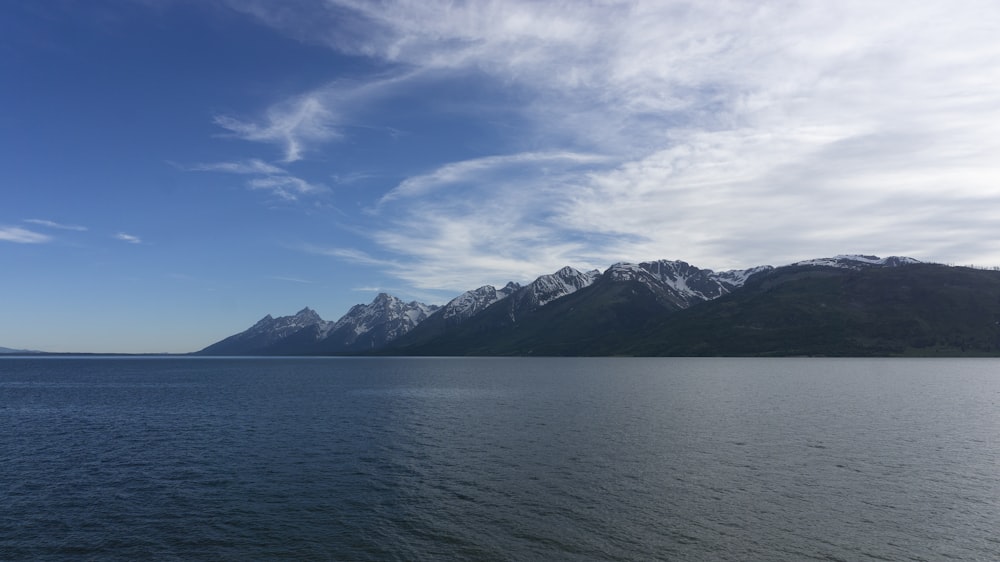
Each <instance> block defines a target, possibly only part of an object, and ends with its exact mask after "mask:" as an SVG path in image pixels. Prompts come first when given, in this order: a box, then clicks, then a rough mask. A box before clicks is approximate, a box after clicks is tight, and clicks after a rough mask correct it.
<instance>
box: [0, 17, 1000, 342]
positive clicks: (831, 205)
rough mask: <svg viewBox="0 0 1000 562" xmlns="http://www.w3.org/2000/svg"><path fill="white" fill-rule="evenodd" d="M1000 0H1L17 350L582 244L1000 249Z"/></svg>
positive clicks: (588, 255)
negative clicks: (647, 0)
mask: <svg viewBox="0 0 1000 562" xmlns="http://www.w3.org/2000/svg"><path fill="white" fill-rule="evenodd" d="M997 37H1000V3H997V2H996V1H995V0H984V1H979V0H958V1H955V0H947V1H944V0H941V1H938V0H929V1H920V0H917V1H913V0H907V1H896V0H881V1H879V2H871V1H869V0H865V1H854V0H842V1H838V2H825V1H790V0H756V1H752V2H751V1H730V0H719V1H713V2H703V1H673V0H662V1H649V2H646V1H639V0H636V1H616V0H600V1H584V0H571V1H566V2H560V1H554V0H548V1H545V2H538V1H534V0H531V1H520V0H502V1H489V0H483V1H468V2H463V1H457V0H456V1H437V0H400V1H390V0H384V1H382V0H379V1H360V0H273V1H272V0H231V1H230V0H87V1H82V0H77V1H74V0H43V1H39V2H16V1H0V76H3V80H2V83H0V108H2V110H0V346H4V347H11V348H20V349H36V350H42V351H65V352H72V351H80V352H82V351H87V352H188V351H195V350H197V349H201V348H202V347H205V346H207V345H209V344H211V343H213V342H215V341H217V340H219V339H222V338H223V337H226V336H228V335H231V334H233V333H236V332H239V331H242V330H244V329H246V328H247V327H249V326H250V325H252V324H253V323H254V322H256V321H257V320H258V319H260V318H261V317H263V316H264V315H266V314H272V315H274V316H282V315H288V314H294V313H295V312H296V311H298V310H299V309H301V308H303V307H305V306H309V307H311V308H313V309H315V310H316V311H317V312H319V313H320V315H321V316H323V318H325V319H327V320H336V319H337V318H339V317H340V316H341V315H343V314H344V313H345V312H347V310H348V309H349V308H350V307H351V306H352V305H354V304H358V303H367V302H370V301H371V300H372V299H373V298H374V297H375V295H376V294H377V293H378V292H388V293H390V294H393V295H395V296H398V297H400V298H402V299H404V300H407V301H409V300H418V301H421V302H426V303H436V304H443V303H445V302H447V301H448V300H449V299H451V298H452V297H454V296H456V295H458V294H460V293H461V292H463V291H466V290H469V289H473V288H476V287H479V286H482V285H485V284H492V285H495V286H501V285H503V284H505V283H507V282H508V281H518V282H521V283H525V282H530V281H531V280H532V279H534V278H535V277H537V276H538V275H542V274H546V273H551V272H554V271H556V270H558V269H560V268H561V267H563V266H566V265H569V266H572V267H575V268H577V269H580V270H589V269H593V268H597V269H601V270H604V269H605V268H607V267H608V266H609V265H611V264H612V263H615V262H619V261H630V262H639V261H650V260H657V259H679V260H684V261H686V262H688V263H691V264H693V265H695V266H698V267H701V268H709V269H714V270H716V271H720V270H728V269H742V268H748V267H753V266H757V265H764V264H769V265H784V264H788V263H793V262H795V261H799V260H805V259H811V258H819V257H826V256H833V255H838V254H854V253H861V254H874V255H879V256H889V255H902V256H909V257H913V258H916V259H920V260H924V261H934V262H940V263H951V264H959V265H965V264H976V265H981V266H989V267H992V266H996V265H1000V41H998V40H997V39H996V38H997Z"/></svg>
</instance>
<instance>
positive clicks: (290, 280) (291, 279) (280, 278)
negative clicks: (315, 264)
mask: <svg viewBox="0 0 1000 562" xmlns="http://www.w3.org/2000/svg"><path fill="white" fill-rule="evenodd" d="M269 279H273V280H275V281H285V282H288V283H297V284H299V285H314V284H315V283H316V282H315V281H309V280H308V279H302V278H299V277H286V276H282V275H274V276H271V277H269Z"/></svg>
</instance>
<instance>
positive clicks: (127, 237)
mask: <svg viewBox="0 0 1000 562" xmlns="http://www.w3.org/2000/svg"><path fill="white" fill-rule="evenodd" d="M114 238H115V239H116V240H121V241H122V242H128V243H129V244H142V239H140V238H139V237H138V236H133V235H131V234H126V233H124V232H119V233H117V234H115V236H114Z"/></svg>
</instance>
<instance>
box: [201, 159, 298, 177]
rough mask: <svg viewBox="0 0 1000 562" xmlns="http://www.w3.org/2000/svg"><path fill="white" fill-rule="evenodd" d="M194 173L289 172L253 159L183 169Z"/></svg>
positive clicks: (276, 173) (270, 173)
mask: <svg viewBox="0 0 1000 562" xmlns="http://www.w3.org/2000/svg"><path fill="white" fill-rule="evenodd" d="M183 169H186V170H189V171H192V172H225V173H229V174H262V175H284V174H287V173H288V172H287V171H285V170H283V169H282V168H279V167H277V166H274V165H272V164H268V163H267V162H264V161H263V160H257V159H255V158H251V159H249V160H241V161H237V162H213V163H209V164H195V165H193V166H188V167H186V168H183Z"/></svg>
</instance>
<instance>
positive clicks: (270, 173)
mask: <svg viewBox="0 0 1000 562" xmlns="http://www.w3.org/2000/svg"><path fill="white" fill-rule="evenodd" d="M182 169H185V170H189V171H193V172H223V173H228V174H241V175H257V176H259V177H255V178H251V179H249V180H247V182H246V185H247V187H249V188H250V189H254V190H265V191H270V192H271V193H272V194H273V195H276V196H278V197H280V198H282V199H286V200H289V201H295V200H297V199H298V198H299V196H301V195H316V194H319V193H323V192H326V191H327V188H326V187H324V186H322V185H318V184H313V183H310V182H308V181H306V180H304V179H301V178H298V177H295V176H293V175H291V174H290V173H289V172H288V171H286V170H285V169H283V168H279V167H278V166H274V165H272V164H268V163H267V162H264V161H262V160H257V159H249V160H240V161H234V162H213V163H208V164H195V165H193V166H188V167H183V168H182Z"/></svg>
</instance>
